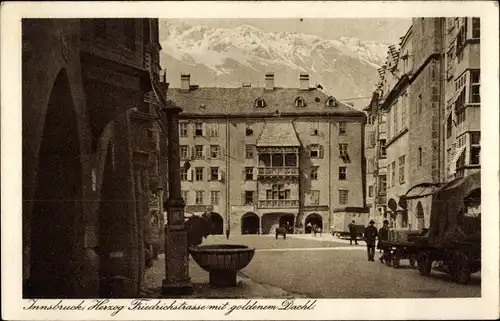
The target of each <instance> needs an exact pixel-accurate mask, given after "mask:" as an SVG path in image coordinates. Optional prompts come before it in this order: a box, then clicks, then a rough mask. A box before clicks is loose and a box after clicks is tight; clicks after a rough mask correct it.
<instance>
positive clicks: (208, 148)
mask: <svg viewBox="0 0 500 321" xmlns="http://www.w3.org/2000/svg"><path fill="white" fill-rule="evenodd" d="M203 147H204V148H203V153H204V154H205V155H203V156H205V158H206V159H210V158H211V157H212V155H211V153H210V145H206V146H203Z"/></svg>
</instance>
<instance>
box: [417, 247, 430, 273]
mask: <svg viewBox="0 0 500 321" xmlns="http://www.w3.org/2000/svg"><path fill="white" fill-rule="evenodd" d="M417 265H418V271H419V272H420V275H423V276H428V275H429V274H431V269H432V259H431V255H430V253H429V252H420V253H419V255H418V259H417Z"/></svg>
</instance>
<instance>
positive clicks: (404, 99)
mask: <svg viewBox="0 0 500 321" xmlns="http://www.w3.org/2000/svg"><path fill="white" fill-rule="evenodd" d="M407 106H408V94H407V93H404V94H403V97H402V99H401V128H403V129H404V128H406V125H407V124H406V113H407V110H408V108H407Z"/></svg>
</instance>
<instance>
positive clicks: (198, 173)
mask: <svg viewBox="0 0 500 321" xmlns="http://www.w3.org/2000/svg"><path fill="white" fill-rule="evenodd" d="M195 178H196V180H197V181H202V180H203V167H196V168H195Z"/></svg>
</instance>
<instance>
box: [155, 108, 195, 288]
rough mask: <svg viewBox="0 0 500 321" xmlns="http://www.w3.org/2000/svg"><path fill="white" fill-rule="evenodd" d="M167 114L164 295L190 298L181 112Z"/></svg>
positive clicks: (175, 111) (175, 110)
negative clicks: (180, 143) (179, 123)
mask: <svg viewBox="0 0 500 321" xmlns="http://www.w3.org/2000/svg"><path fill="white" fill-rule="evenodd" d="M163 111H164V112H165V113H166V114H167V131H168V138H167V139H168V147H167V152H168V177H169V180H168V189H169V191H168V192H169V193H168V200H167V201H166V202H165V208H166V209H167V215H168V217H167V224H166V225H165V279H164V280H163V284H162V293H163V294H190V293H192V292H193V285H192V284H191V279H190V277H189V252H188V244H187V231H186V229H185V227H184V200H183V199H182V197H181V174H180V173H181V171H180V155H179V129H178V122H179V112H181V111H182V109H181V108H179V107H175V106H169V108H165V109H164V110H163Z"/></svg>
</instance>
